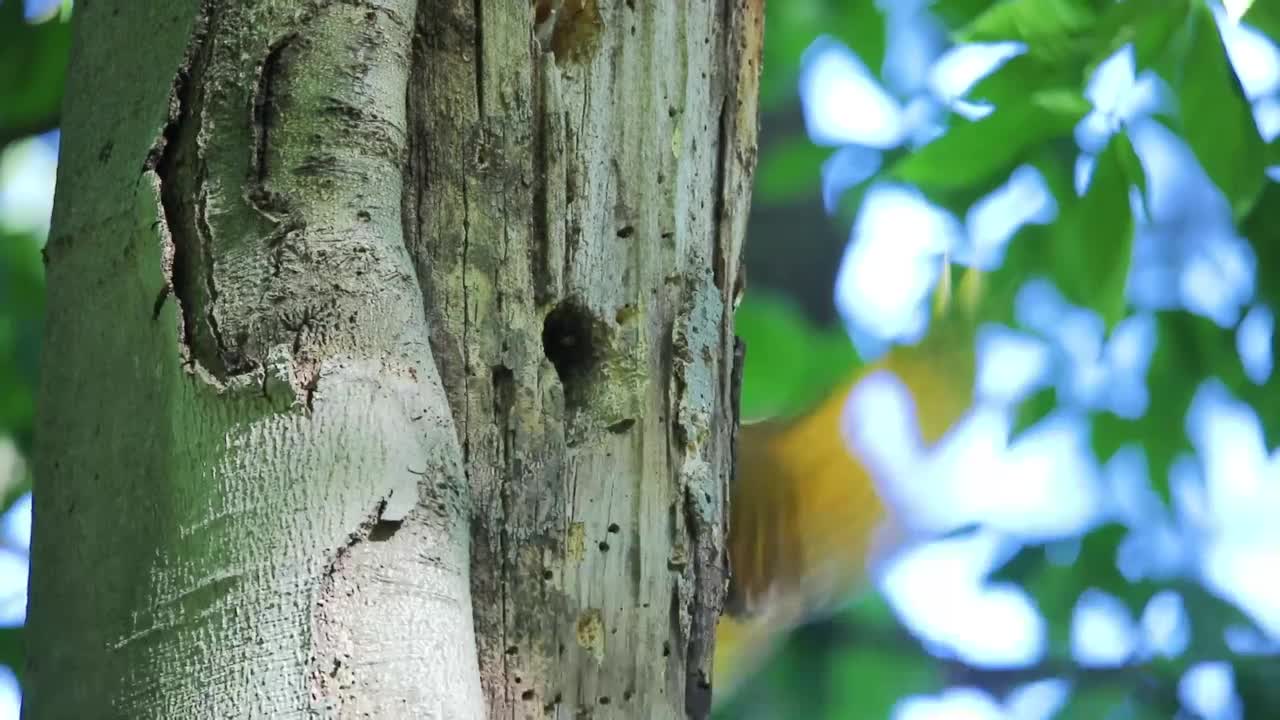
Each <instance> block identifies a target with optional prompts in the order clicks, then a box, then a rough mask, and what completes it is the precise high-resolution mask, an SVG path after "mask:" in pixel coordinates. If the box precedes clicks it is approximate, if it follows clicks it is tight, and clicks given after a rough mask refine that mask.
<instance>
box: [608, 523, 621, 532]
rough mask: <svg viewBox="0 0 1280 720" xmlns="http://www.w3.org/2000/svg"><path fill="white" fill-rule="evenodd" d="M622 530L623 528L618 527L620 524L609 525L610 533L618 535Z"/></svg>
mask: <svg viewBox="0 0 1280 720" xmlns="http://www.w3.org/2000/svg"><path fill="white" fill-rule="evenodd" d="M621 529H622V528H621V527H619V526H618V523H609V532H611V533H616V532H618V531H619V530H621Z"/></svg>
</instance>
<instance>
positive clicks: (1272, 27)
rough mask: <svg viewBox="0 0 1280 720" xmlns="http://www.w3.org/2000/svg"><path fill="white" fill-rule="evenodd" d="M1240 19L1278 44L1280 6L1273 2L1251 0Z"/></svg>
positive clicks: (1279, 36) (1279, 37) (1272, 0)
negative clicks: (1251, 2)
mask: <svg viewBox="0 0 1280 720" xmlns="http://www.w3.org/2000/svg"><path fill="white" fill-rule="evenodd" d="M1241 19H1242V20H1244V21H1245V22H1246V23H1249V24H1250V25H1252V26H1254V27H1256V28H1258V29H1259V30H1261V31H1262V32H1264V33H1266V34H1267V36H1268V37H1270V38H1271V39H1272V40H1274V41H1276V42H1280V5H1277V4H1276V2H1275V0H1253V5H1251V6H1249V9H1248V10H1247V11H1246V12H1245V14H1244V17H1243V18H1241Z"/></svg>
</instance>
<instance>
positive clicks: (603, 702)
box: [600, 695, 609, 705]
mask: <svg viewBox="0 0 1280 720" xmlns="http://www.w3.org/2000/svg"><path fill="white" fill-rule="evenodd" d="M600 704H601V705H608V704H609V696H608V695H601V696H600Z"/></svg>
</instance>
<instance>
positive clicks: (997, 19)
mask: <svg viewBox="0 0 1280 720" xmlns="http://www.w3.org/2000/svg"><path fill="white" fill-rule="evenodd" d="M1096 21H1097V15H1096V14H1095V13H1094V11H1093V8H1092V7H1091V6H1090V3H1088V2H1085V1H1084V0H1005V1H1004V2H998V3H994V4H992V5H991V6H990V7H989V8H988V9H987V10H986V12H984V13H982V14H981V15H979V16H977V17H976V18H974V19H973V21H972V22H970V23H969V24H968V25H967V26H965V27H964V28H963V29H961V30H960V31H959V32H958V33H957V37H958V39H959V40H960V41H961V42H997V41H1001V40H1018V41H1021V42H1024V43H1026V44H1027V48H1028V52H1029V53H1030V54H1031V55H1033V56H1038V57H1042V58H1046V59H1050V60H1056V61H1062V60H1065V59H1067V58H1070V57H1072V56H1074V55H1077V54H1078V52H1079V50H1080V49H1081V47H1082V45H1081V38H1083V37H1085V36H1086V35H1087V34H1088V32H1089V31H1090V30H1091V29H1092V28H1093V25H1094V23H1095V22H1096Z"/></svg>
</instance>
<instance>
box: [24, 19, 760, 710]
mask: <svg viewBox="0 0 1280 720" xmlns="http://www.w3.org/2000/svg"><path fill="white" fill-rule="evenodd" d="M556 5H558V7H557V8H555V12H553V13H550V14H546V13H545V11H546V10H548V9H550V8H549V7H531V5H530V3H529V2H528V0H467V1H466V2H462V1H461V0H416V1H415V0H327V1H318V0H317V1H301V2H300V1H298V0H204V1H203V2H199V3H197V2H192V1H188V2H176V1H175V0H115V1H114V2H112V1H109V0H82V2H79V3H77V6H76V19H75V22H76V25H77V27H76V31H75V52H74V56H73V60H72V69H71V77H70V80H69V85H68V100H67V105H66V108H65V109H64V134H63V137H64V141H63V150H62V159H61V166H60V170H59V179H58V198H57V202H56V207H55V213H54V221H53V229H52V232H51V235H50V241H49V244H48V247H47V250H46V260H47V270H48V287H49V295H50V299H49V309H48V320H47V324H46V326H47V330H46V339H45V347H44V353H45V355H44V357H45V359H46V362H45V366H44V371H43V375H42V381H41V399H40V400H41V403H40V416H39V420H38V430H37V433H38V435H37V447H36V458H35V471H36V476H37V478H38V481H37V485H36V489H35V497H34V538H33V547H32V566H33V577H32V584H31V595H30V597H31V609H30V613H29V627H30V636H29V637H31V639H32V640H31V661H30V667H29V672H28V674H27V676H26V688H25V691H26V696H25V700H26V704H25V707H24V715H25V716H26V717H31V718H55V717H121V718H147V717H165V718H171V717H172V718H176V717H181V718H197V719H198V718H215V717H216V718H223V717H302V716H324V717H405V718H419V717H425V718H431V717H439V718H473V717H483V716H484V715H485V714H486V710H487V712H488V714H489V715H491V716H493V717H543V716H547V715H551V716H558V717H569V716H574V717H577V716H592V715H598V716H601V717H645V718H650V717H659V718H660V717H685V716H703V715H705V714H706V712H707V708H708V706H709V695H710V687H709V683H708V678H710V677H711V672H710V658H711V649H712V642H713V631H714V627H715V618H716V616H717V614H718V612H719V609H720V606H721V604H722V600H723V594H724V588H725V582H726V580H727V576H726V573H725V569H726V558H725V549H724V533H725V503H726V488H727V482H728V476H729V473H730V468H731V459H732V437H733V428H734V426H735V425H736V418H735V417H734V409H733V403H732V401H731V398H732V394H733V393H732V392H731V388H732V385H733V375H734V372H733V371H734V360H733V358H734V353H733V352H732V351H733V347H734V340H733V333H732V313H731V308H732V303H733V301H734V299H735V296H736V294H737V292H738V291H739V284H738V268H739V255H740V246H741V241H742V237H743V231H744V224H745V221H746V217H747V209H748V208H747V206H748V198H749V189H750V181H751V174H752V171H753V168H754V160H755V158H754V155H755V145H754V142H755V92H756V77H757V73H758V71H759V43H760V40H761V31H762V29H761V20H762V14H763V10H762V7H761V6H760V0H745V2H743V0H722V1H718V2H714V3H713V2H699V1H698V0H688V1H686V2H683V3H670V4H669V5H670V7H667V5H668V4H666V3H635V2H632V1H631V0H614V1H609V2H606V1H604V0H600V1H599V2H597V0H564V2H563V3H556ZM651 6H661V8H660V9H656V8H655V7H651ZM535 12H538V13H540V14H542V16H541V18H540V19H541V20H542V22H541V24H540V25H538V26H537V27H535Z"/></svg>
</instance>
